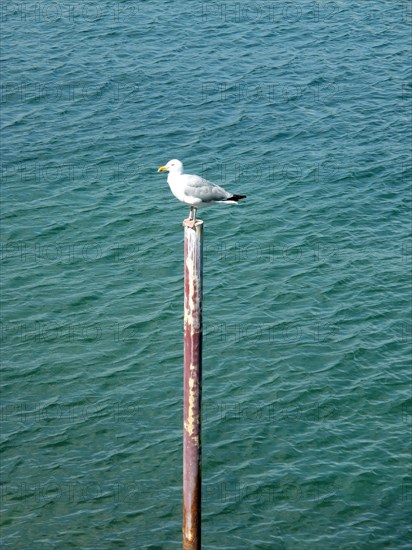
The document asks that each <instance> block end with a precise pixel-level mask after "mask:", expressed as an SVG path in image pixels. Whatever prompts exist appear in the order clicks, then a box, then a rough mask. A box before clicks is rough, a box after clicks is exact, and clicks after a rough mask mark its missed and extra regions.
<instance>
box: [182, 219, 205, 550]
mask: <svg viewBox="0 0 412 550" xmlns="http://www.w3.org/2000/svg"><path fill="white" fill-rule="evenodd" d="M183 225H184V250H185V252H184V270H185V277H184V288H185V291H184V305H185V310H184V381H183V388H184V413H183V550H200V527H201V483H202V470H201V456H202V446H201V402H202V292H203V221H202V220H197V222H196V225H195V227H194V228H192V227H190V226H188V225H187V224H186V220H185V221H184V222H183Z"/></svg>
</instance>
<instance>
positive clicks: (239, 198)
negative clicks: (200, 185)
mask: <svg viewBox="0 0 412 550" xmlns="http://www.w3.org/2000/svg"><path fill="white" fill-rule="evenodd" d="M245 198H246V195H233V196H231V197H229V198H228V199H226V200H228V201H236V202H238V201H240V200H241V199H245Z"/></svg>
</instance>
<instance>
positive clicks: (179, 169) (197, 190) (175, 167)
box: [158, 159, 246, 227]
mask: <svg viewBox="0 0 412 550" xmlns="http://www.w3.org/2000/svg"><path fill="white" fill-rule="evenodd" d="M158 172H169V175H168V176H167V183H168V184H169V187H170V190H171V191H172V193H173V195H174V196H175V197H176V198H177V199H179V201H181V202H184V203H186V204H190V211H189V219H188V223H187V224H186V225H188V226H189V227H194V226H195V225H196V212H197V209H198V208H199V207H200V206H202V207H203V206H209V205H211V204H215V203H224V204H237V203H238V201H240V199H245V198H246V195H233V194H232V193H229V192H228V191H225V190H224V189H223V188H222V187H219V185H216V184H215V183H211V182H210V181H207V180H205V179H204V178H202V177H200V176H195V175H193V174H185V173H184V171H183V164H182V163H181V162H180V160H177V159H173V160H169V162H168V163H167V164H166V165H165V166H161V167H160V168H159V169H158ZM192 213H193V218H192Z"/></svg>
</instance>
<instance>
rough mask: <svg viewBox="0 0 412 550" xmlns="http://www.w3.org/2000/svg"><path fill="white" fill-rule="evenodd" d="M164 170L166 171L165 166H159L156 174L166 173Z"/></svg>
mask: <svg viewBox="0 0 412 550" xmlns="http://www.w3.org/2000/svg"><path fill="white" fill-rule="evenodd" d="M166 170H167V168H166V166H161V167H160V168H159V170H158V172H166Z"/></svg>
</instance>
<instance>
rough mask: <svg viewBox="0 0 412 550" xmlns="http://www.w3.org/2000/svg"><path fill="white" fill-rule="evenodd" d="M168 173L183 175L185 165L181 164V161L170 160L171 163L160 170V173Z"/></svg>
mask: <svg viewBox="0 0 412 550" xmlns="http://www.w3.org/2000/svg"><path fill="white" fill-rule="evenodd" d="M166 171H167V172H171V173H172V172H173V173H176V174H181V173H182V172H183V164H182V163H181V162H180V160H177V159H173V160H169V162H168V163H167V164H166V165H165V166H161V167H160V168H159V170H158V172H166Z"/></svg>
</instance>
